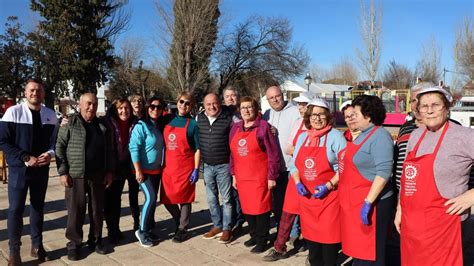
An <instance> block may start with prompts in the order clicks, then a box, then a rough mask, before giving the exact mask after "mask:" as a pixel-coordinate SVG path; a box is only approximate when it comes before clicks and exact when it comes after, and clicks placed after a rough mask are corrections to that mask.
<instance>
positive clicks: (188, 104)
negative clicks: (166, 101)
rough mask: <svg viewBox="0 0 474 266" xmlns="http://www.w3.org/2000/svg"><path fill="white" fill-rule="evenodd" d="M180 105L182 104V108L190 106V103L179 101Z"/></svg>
mask: <svg viewBox="0 0 474 266" xmlns="http://www.w3.org/2000/svg"><path fill="white" fill-rule="evenodd" d="M179 103H180V104H184V106H190V105H191V102H190V101H185V100H179Z"/></svg>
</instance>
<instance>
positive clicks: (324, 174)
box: [0, 80, 474, 265]
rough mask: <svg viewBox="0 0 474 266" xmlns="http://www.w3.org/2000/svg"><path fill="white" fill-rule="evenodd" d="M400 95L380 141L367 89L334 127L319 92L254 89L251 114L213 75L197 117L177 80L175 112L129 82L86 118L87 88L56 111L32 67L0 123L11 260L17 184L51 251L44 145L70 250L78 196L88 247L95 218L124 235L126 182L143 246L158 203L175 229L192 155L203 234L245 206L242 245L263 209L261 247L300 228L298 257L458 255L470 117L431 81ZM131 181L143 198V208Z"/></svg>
mask: <svg viewBox="0 0 474 266" xmlns="http://www.w3.org/2000/svg"><path fill="white" fill-rule="evenodd" d="M410 95H411V98H410V99H411V101H410V103H411V109H412V117H413V120H411V121H408V122H407V123H406V124H405V125H403V126H402V128H401V129H400V133H399V136H398V138H397V140H396V142H395V145H394V142H393V140H392V137H391V134H390V133H389V132H388V131H387V130H386V129H385V128H384V127H383V126H382V124H383V122H384V119H385V116H386V110H385V107H384V105H383V102H382V100H381V99H380V98H378V97H376V96H369V95H361V96H357V97H355V98H354V99H353V100H352V101H351V102H346V103H344V104H343V105H342V106H341V107H340V109H341V112H342V115H343V116H344V120H345V122H346V124H347V128H348V129H347V131H345V132H340V131H339V130H338V129H336V128H335V117H334V115H333V113H332V112H331V111H330V108H329V105H328V103H327V102H326V101H325V100H323V99H321V98H318V97H315V95H313V94H311V93H308V92H305V93H301V94H300V96H299V97H296V98H295V99H294V102H296V103H297V105H296V106H295V105H293V104H292V103H291V102H288V101H285V100H284V97H283V93H282V91H281V89H280V88H279V87H278V86H271V87H269V88H268V89H267V90H266V93H265V96H266V98H267V100H268V103H269V104H270V109H269V110H267V111H266V112H265V113H263V114H262V113H261V112H260V106H259V103H258V102H257V100H255V99H254V98H252V97H248V96H245V97H239V93H238V91H237V90H236V89H235V88H233V87H227V88H225V89H224V91H223V96H222V99H223V101H222V100H221V97H220V96H219V95H217V94H215V93H209V94H207V95H206V96H205V97H204V100H203V107H204V111H203V112H201V113H199V114H197V115H196V116H192V115H191V113H192V110H194V109H195V108H194V107H195V106H196V101H195V99H194V96H193V95H192V94H190V93H189V92H186V91H184V92H181V93H180V94H179V95H178V97H177V99H176V101H177V103H176V104H177V112H176V113H175V114H171V113H166V112H165V111H164V106H165V105H164V102H163V101H162V100H161V99H159V98H156V97H151V98H150V99H148V100H147V101H146V103H145V104H144V101H143V99H141V97H139V96H134V97H131V98H129V99H126V98H121V99H117V100H115V101H114V102H113V104H112V106H111V107H110V108H109V109H108V111H107V114H106V116H105V117H103V118H98V117H97V116H96V112H97V98H96V96H95V95H94V94H91V93H85V94H83V95H81V97H80V101H79V113H77V114H74V115H71V116H69V118H68V119H67V120H66V121H63V122H61V123H58V121H57V119H56V117H55V114H54V111H52V110H50V109H48V108H46V107H44V106H43V105H42V101H43V99H44V87H43V84H42V82H41V81H39V80H30V81H28V82H27V84H26V87H25V97H26V102H25V103H23V104H19V105H16V106H14V107H11V108H9V109H8V110H7V112H6V113H5V115H4V117H3V119H2V121H1V122H0V129H1V131H0V149H2V150H3V151H5V152H6V154H7V160H8V165H9V173H10V177H9V189H8V194H9V195H8V198H9V203H10V207H9V212H8V236H9V247H10V257H9V265H19V264H20V263H21V257H20V252H19V251H20V245H21V242H20V237H21V231H22V226H23V224H22V214H23V210H24V206H25V199H26V194H27V192H28V190H30V199H31V208H30V220H31V239H32V249H31V255H32V256H34V257H37V258H38V259H39V260H40V261H45V260H49V259H50V257H49V254H48V253H47V252H46V251H45V249H44V247H43V245H42V227H43V207H44V199H45V194H46V188H47V184H48V169H49V163H50V161H51V158H52V157H53V156H56V164H57V168H58V174H59V176H60V177H59V179H60V182H61V184H62V185H64V187H65V190H66V192H65V199H66V207H67V211H68V216H67V227H66V238H67V239H68V240H69V242H68V244H67V250H68V258H69V259H70V260H78V259H80V258H81V256H80V247H81V245H82V241H83V230H82V227H83V224H84V218H85V214H86V210H87V211H88V214H89V219H90V221H91V222H90V231H89V235H88V240H87V245H88V246H89V248H91V250H95V251H96V252H97V253H99V254H106V253H108V252H109V251H108V250H107V246H106V245H104V244H103V241H102V227H103V221H104V220H105V222H106V225H107V230H108V238H109V241H110V242H111V243H112V244H116V243H118V242H119V241H120V240H121V239H122V238H123V235H122V232H121V230H120V226H119V225H120V216H121V213H120V210H121V195H122V192H123V188H124V184H125V181H127V182H128V187H129V201H130V208H131V213H132V216H133V220H134V230H135V236H136V237H137V239H138V240H139V242H140V244H141V245H142V246H144V247H151V246H153V245H155V244H156V243H157V242H158V241H160V239H159V237H158V236H157V235H155V234H154V233H153V228H154V227H155V220H154V217H155V208H156V204H157V202H160V203H162V204H163V205H164V206H165V208H166V209H167V210H168V211H169V213H170V214H171V216H172V217H173V221H174V223H175V233H174V235H173V238H172V241H173V242H176V243H181V242H183V241H185V240H187V239H188V238H189V233H188V229H189V222H190V217H191V206H192V202H193V201H194V199H195V193H196V192H195V186H196V182H198V180H199V172H200V171H199V169H200V168H202V169H203V178H204V183H205V188H206V196H207V201H208V205H209V212H210V216H211V220H212V224H213V226H212V227H211V228H210V230H209V231H208V232H206V233H205V234H204V235H203V238H205V239H218V241H219V242H220V243H229V242H231V241H232V240H233V239H234V238H235V237H236V236H237V235H238V234H239V233H240V230H241V229H242V224H243V223H244V221H246V222H247V223H248V231H249V235H250V238H249V239H248V240H247V241H245V242H244V245H245V246H246V247H251V250H250V251H251V252H252V253H262V252H265V251H266V250H267V249H268V245H269V242H270V238H269V231H270V224H271V223H270V219H271V214H273V217H274V219H275V223H276V224H277V229H278V230H277V236H276V239H275V241H274V243H273V248H272V249H271V250H270V251H269V252H268V254H266V255H265V256H264V257H263V260H265V261H275V260H279V259H284V258H287V257H288V256H289V255H288V252H287V247H286V242H287V240H288V239H298V238H299V234H300V232H299V230H301V238H302V239H304V242H305V246H306V247H307V248H308V249H309V254H308V260H307V261H308V263H309V264H310V265H336V264H337V263H339V262H338V259H339V258H341V254H340V250H341V249H342V254H344V255H345V257H346V258H347V257H351V258H352V259H353V262H352V263H353V265H385V264H386V263H387V260H389V259H390V260H393V258H391V257H390V258H389V257H388V256H387V254H386V253H387V251H386V250H387V243H388V242H397V243H398V247H399V249H400V251H399V254H401V256H399V263H401V264H402V265H462V264H463V255H466V254H467V253H468V252H469V251H468V250H466V249H465V250H463V247H466V246H467V245H466V243H464V242H463V241H466V239H467V236H468V235H469V234H470V233H472V231H470V230H472V229H470V228H469V227H468V224H467V222H466V220H467V218H468V216H469V210H470V208H471V207H472V206H473V205H474V190H473V189H470V190H469V189H468V187H467V184H468V181H469V171H470V169H471V167H472V164H473V161H474V130H472V129H469V128H464V127H462V126H459V125H457V124H456V123H454V122H453V121H450V120H449V108H450V107H451V105H452V100H453V99H452V96H451V94H450V93H449V92H447V91H446V90H444V89H443V88H440V87H436V86H434V85H433V84H429V83H421V84H417V85H416V86H414V87H413V88H412V89H411V92H410ZM394 154H395V156H394ZM139 189H140V190H141V191H142V193H143V195H144V198H145V201H144V203H143V205H142V208H141V210H140V209H139V205H138V193H139ZM221 205H222V206H221ZM392 228H394V229H393V230H392ZM398 233H399V235H398ZM394 239H395V240H394ZM471 252H472V251H471ZM400 258H401V259H400ZM464 263H467V262H466V261H464Z"/></svg>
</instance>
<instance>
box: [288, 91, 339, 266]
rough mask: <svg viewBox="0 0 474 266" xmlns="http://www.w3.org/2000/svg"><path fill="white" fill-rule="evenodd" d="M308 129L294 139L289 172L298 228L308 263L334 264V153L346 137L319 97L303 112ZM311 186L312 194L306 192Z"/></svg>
mask: <svg viewBox="0 0 474 266" xmlns="http://www.w3.org/2000/svg"><path fill="white" fill-rule="evenodd" d="M303 121H304V124H305V127H306V128H307V129H308V130H307V131H305V132H303V133H301V135H300V136H299V138H298V141H297V142H296V146H295V153H294V155H293V159H292V161H291V165H290V173H291V176H292V178H293V180H294V182H295V184H296V190H297V191H298V194H299V195H300V197H299V198H298V200H299V215H300V219H301V230H302V234H303V236H304V238H305V240H306V243H307V246H308V249H309V254H308V259H309V262H310V264H311V265H335V264H336V259H337V254H338V251H339V249H340V242H341V235H340V223H339V200H338V191H337V190H336V184H337V180H338V177H337V167H338V164H337V154H338V153H339V152H340V151H341V150H342V149H344V148H345V146H346V140H345V139H344V137H343V135H342V133H341V132H339V131H338V130H337V129H335V128H333V127H332V125H333V123H334V119H333V117H332V115H331V113H330V112H329V106H328V104H327V102H326V101H324V100H322V99H315V100H313V101H311V102H310V103H309V104H308V107H307V110H306V112H305V114H304V120H303ZM313 188H314V190H315V194H314V195H311V194H310V193H308V191H312V190H313Z"/></svg>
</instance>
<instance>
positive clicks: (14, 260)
mask: <svg viewBox="0 0 474 266" xmlns="http://www.w3.org/2000/svg"><path fill="white" fill-rule="evenodd" d="M8 266H21V257H20V254H12V255H10V257H9V258H8Z"/></svg>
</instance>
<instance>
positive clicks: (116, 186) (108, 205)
mask: <svg viewBox="0 0 474 266" xmlns="http://www.w3.org/2000/svg"><path fill="white" fill-rule="evenodd" d="M124 185H125V179H115V180H114V181H113V182H112V184H111V185H110V187H108V188H106V189H105V191H104V192H105V197H104V218H105V222H106V224H107V229H108V231H109V236H110V235H117V234H118V233H119V232H120V226H119V225H120V212H121V210H122V192H123V186H124Z"/></svg>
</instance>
